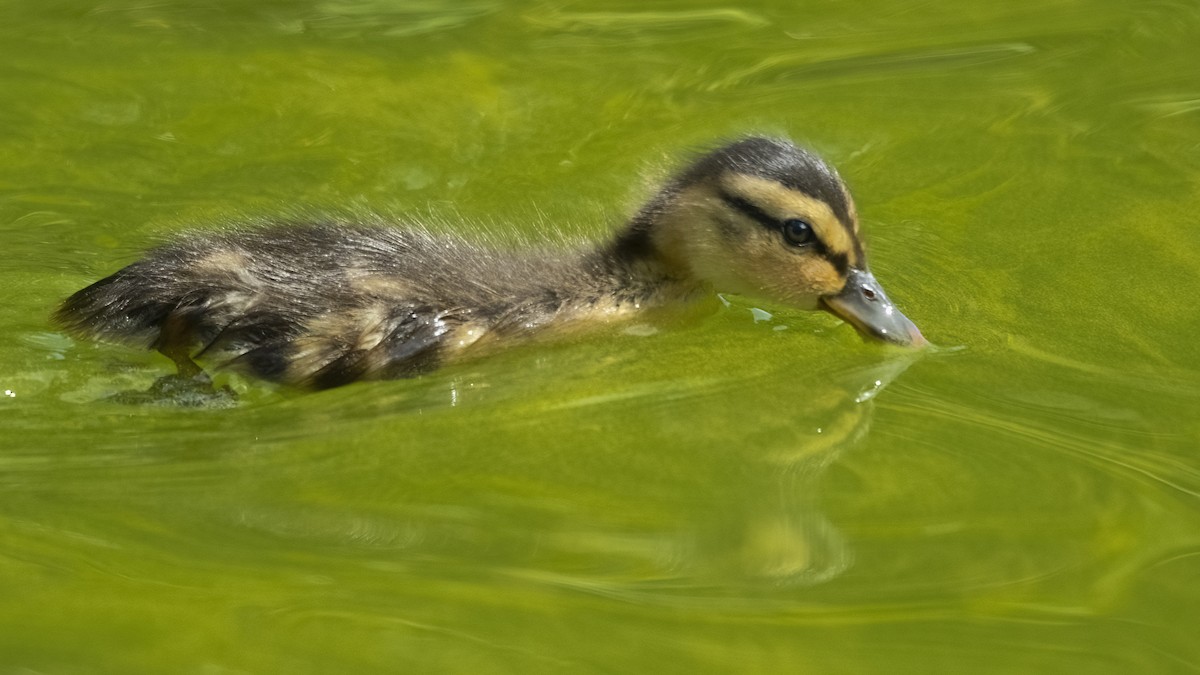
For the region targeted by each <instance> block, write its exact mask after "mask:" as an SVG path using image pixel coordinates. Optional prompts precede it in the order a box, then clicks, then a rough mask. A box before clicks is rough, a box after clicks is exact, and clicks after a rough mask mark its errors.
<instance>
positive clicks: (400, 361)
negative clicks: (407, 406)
mask: <svg viewBox="0 0 1200 675" xmlns="http://www.w3.org/2000/svg"><path fill="white" fill-rule="evenodd" d="M467 315H468V313H467V312H465V311H446V310H440V309H438V308H436V307H433V306H430V305H415V304H410V305H406V306H386V307H385V306H380V305H371V306H364V307H358V308H353V309H349V310H345V311H340V312H338V313H336V314H329V315H326V316H321V317H317V318H315V319H314V320H313V321H312V322H310V323H308V324H307V325H305V326H303V328H302V330H300V331H298V332H294V331H288V332H280V333H277V334H276V339H271V340H267V341H265V342H263V343H261V344H258V345H256V346H254V347H252V348H250V349H247V350H245V351H243V352H242V353H241V354H239V355H238V356H236V357H234V358H233V359H231V360H230V361H228V362H227V364H226V365H230V366H233V367H237V368H241V369H243V370H248V371H250V372H252V373H254V374H255V375H258V376H259V377H263V378H266V379H271V380H275V381H283V382H288V383H290V384H296V385H300V386H307V387H312V388H316V389H326V388H329V387H336V386H340V385H343V384H348V383H350V382H353V381H355V380H362V379H381V378H397V377H413V376H415V375H419V374H421V373H424V372H428V371H429V370H432V369H434V368H436V367H437V366H438V364H439V361H440V359H441V349H440V347H441V346H442V343H443V342H444V340H445V337H446V336H447V335H448V334H449V333H450V332H451V331H453V329H454V328H455V327H456V326H458V325H461V324H462V323H464V322H465V321H466V320H467Z"/></svg>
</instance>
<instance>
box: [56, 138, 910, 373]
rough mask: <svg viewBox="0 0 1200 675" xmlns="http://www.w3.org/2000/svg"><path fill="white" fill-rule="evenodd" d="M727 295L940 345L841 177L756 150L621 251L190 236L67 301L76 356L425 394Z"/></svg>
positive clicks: (280, 233) (240, 232)
mask: <svg viewBox="0 0 1200 675" xmlns="http://www.w3.org/2000/svg"><path fill="white" fill-rule="evenodd" d="M717 293H727V294H736V295H745V296H750V297H754V298H761V299H763V300H766V301H768V302H774V303H779V304H782V305H784V306H788V307H793V308H797V309H801V310H824V311H827V312H830V313H832V314H834V315H836V316H837V317H839V318H841V319H842V320H844V321H845V322H846V323H849V324H850V325H851V326H853V327H854V328H855V329H856V330H857V331H858V332H859V333H860V334H861V335H862V336H863V337H864V338H865V339H867V340H869V341H878V342H883V343H890V344H893V345H899V346H903V347H908V348H921V347H924V346H925V345H927V344H928V342H927V341H926V339H925V338H924V336H923V335H922V334H921V331H920V330H918V329H917V327H916V325H915V324H914V323H913V322H912V321H911V320H909V319H908V318H907V317H906V316H905V315H904V314H903V313H901V312H900V310H899V309H897V308H896V306H895V304H893V303H892V301H891V300H890V299H889V298H888V296H887V294H886V293H885V292H884V289H883V287H882V286H881V285H880V283H879V282H878V281H877V280H876V278H875V277H874V275H872V273H871V272H870V270H869V267H868V265H867V256H866V251H865V248H864V244H863V239H862V236H861V233H860V224H859V218H858V214H857V211H856V209H855V206H854V201H853V200H852V199H851V196H850V192H849V190H848V189H847V187H846V185H845V183H844V182H843V181H842V179H841V177H840V176H839V175H838V173H837V171H836V170H835V169H833V168H832V167H831V166H830V165H829V164H827V163H826V162H825V161H824V160H822V159H821V158H820V157H818V156H817V155H816V154H814V153H813V152H811V151H809V150H806V149H803V148H801V147H799V146H797V145H795V144H794V143H792V142H791V141H790V140H787V139H785V138H774V137H763V136H750V137H743V138H739V139H736V140H734V141H732V142H727V143H725V144H723V145H720V146H718V147H716V148H715V149H712V150H710V151H709V152H706V153H703V154H700V155H699V156H696V157H694V158H693V159H692V161H690V162H689V163H687V164H686V165H684V166H683V167H682V168H681V169H680V170H679V171H678V172H677V173H675V174H674V177H673V178H671V179H669V180H668V181H666V183H665V184H664V185H663V186H662V187H661V189H659V190H658V191H657V193H655V194H654V195H653V196H652V197H651V198H650V199H649V200H648V201H647V202H646V203H645V204H644V205H643V206H642V207H641V208H640V209H639V210H637V211H636V212H635V213H634V215H633V216H632V217H631V218H630V219H629V220H628V221H627V222H626V223H625V224H624V225H623V226H622V227H620V228H618V229H617V230H616V231H615V232H614V233H613V234H612V235H611V236H610V237H608V238H607V239H604V240H601V241H598V242H594V243H589V244H587V245H584V246H578V247H574V248H572V247H566V246H561V245H560V246H552V245H543V246H535V247H530V248H526V249H521V250H501V249H498V248H496V247H494V246H490V245H488V244H485V243H481V242H479V241H474V240H472V239H471V238H470V237H467V236H462V235H456V234H445V233H437V232H434V231H432V230H430V229H428V228H427V227H423V226H420V225H416V224H413V225H407V226H402V225H379V224H371V223H367V224H363V223H357V224H355V223H325V222H318V223H293V222H281V223H270V224H265V225H257V226H252V227H245V228H241V229H237V230H229V231H218V232H216V233H212V232H209V233H192V234H186V235H183V236H181V237H180V238H178V239H176V240H174V241H171V242H169V243H166V244H164V245H161V246H159V247H157V248H154V249H152V250H150V251H149V252H148V253H146V254H145V256H144V257H142V258H141V259H140V260H138V261H136V262H133V263H132V264H130V265H128V266H126V267H124V268H123V269H120V270H118V271H117V272H115V273H114V274H112V275H110V276H108V277H105V278H103V279H101V280H99V281H97V282H95V283H93V284H91V285H90V286H87V287H86V288H83V289H82V290H80V291H78V292H76V293H75V294H73V295H71V296H70V297H69V298H67V299H66V300H65V301H64V302H63V303H62V304H61V306H60V307H59V308H58V309H57V311H56V312H55V314H54V320H55V321H56V323H57V324H58V325H59V326H61V327H63V328H64V329H65V330H66V331H67V332H68V333H69V334H72V335H74V336H76V337H82V338H88V339H98V340H102V341H109V342H117V343H123V344H127V345H131V346H134V347H139V348H144V349H153V350H157V351H158V352H160V353H162V354H163V355H165V356H166V357H168V358H169V359H171V360H172V361H173V362H174V364H175V366H176V368H177V370H178V375H179V376H197V375H200V374H203V373H204V370H203V369H202V368H201V366H200V365H198V364H197V361H203V362H205V363H209V362H215V364H216V367H222V368H234V369H237V370H240V371H242V372H246V373H249V374H251V375H253V376H256V377H259V378H262V379H264V380H268V381H272V382H277V383H282V384H285V385H294V386H298V387H306V388H313V389H326V388H330V387H336V386H340V385H345V384H348V383H350V382H354V381H357V380H375V379H393V378H405V377H414V376H418V375H422V374H425V373H428V372H430V371H432V370H434V369H436V368H438V367H439V366H441V365H443V364H447V363H452V362H456V361H460V360H463V359H465V358H468V357H469V356H472V355H475V354H483V353H488V352H491V351H494V350H496V349H498V348H501V347H505V346H507V345H509V344H512V343H519V342H525V341H529V340H530V339H531V338H532V337H534V336H537V335H547V334H552V333H553V332H554V331H556V330H557V331H560V332H561V331H564V330H566V329H571V330H578V329H580V328H584V327H587V326H589V325H594V324H611V323H613V322H616V321H628V320H630V318H631V317H635V316H638V315H640V314H643V313H645V312H648V311H652V310H654V309H655V308H663V307H672V306H686V305H689V304H694V303H696V302H697V300H698V299H700V298H704V297H707V298H712V297H714V296H715V295H716V294H717Z"/></svg>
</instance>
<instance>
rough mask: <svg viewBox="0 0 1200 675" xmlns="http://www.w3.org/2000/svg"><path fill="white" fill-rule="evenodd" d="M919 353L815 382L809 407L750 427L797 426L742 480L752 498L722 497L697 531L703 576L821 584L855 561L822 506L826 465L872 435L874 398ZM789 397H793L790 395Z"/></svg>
mask: <svg viewBox="0 0 1200 675" xmlns="http://www.w3.org/2000/svg"><path fill="white" fill-rule="evenodd" d="M915 358H916V357H914V356H904V357H898V358H892V359H890V360H887V361H883V362H881V363H877V364H873V365H870V366H866V367H860V368H853V369H851V370H848V371H844V372H841V373H835V374H832V375H831V376H830V377H829V379H828V381H826V382H824V383H819V382H812V383H807V386H806V390H805V399H804V410H803V413H802V414H801V415H799V416H798V417H799V419H797V416H793V417H789V418H787V419H784V420H781V421H780V423H779V424H778V425H769V426H768V427H766V428H761V429H756V430H754V431H753V432H751V433H748V434H747V438H748V441H750V442H751V443H752V442H753V439H754V437H755V436H761V437H763V438H770V439H775V440H772V442H771V443H770V445H771V447H773V448H779V447H780V445H781V444H780V443H779V442H778V440H777V439H778V438H779V437H780V436H781V435H785V434H791V435H792V436H793V438H794V441H793V442H792V443H791V444H789V445H790V449H788V450H786V451H779V450H773V451H771V453H770V454H768V455H765V456H759V457H754V455H753V448H747V450H749V451H751V452H750V454H751V459H750V460H749V461H750V462H751V463H754V466H753V467H752V469H751V468H748V469H747V471H746V472H745V473H744V474H743V478H744V482H742V483H741V484H739V485H738V488H739V490H740V494H742V495H743V496H745V497H748V498H747V499H745V501H742V502H741V503H740V504H738V506H737V508H735V509H732V510H731V509H730V508H729V507H730V504H728V503H726V504H724V505H722V507H721V511H720V512H719V513H714V514H713V515H712V517H711V519H710V520H708V521H707V523H708V524H707V525H706V526H705V527H703V528H701V529H700V530H699V531H697V533H696V535H695V538H694V540H693V544H692V547H693V549H694V550H691V551H690V552H689V553H688V555H687V556H686V557H687V558H690V559H692V560H695V561H698V562H697V565H698V569H697V570H695V571H696V574H697V576H700V577H704V576H706V575H707V574H717V575H720V576H722V577H728V576H730V575H733V576H736V577H741V578H744V579H746V580H748V581H755V580H757V581H759V582H763V583H769V584H770V585H772V586H797V587H803V586H813V585H817V584H821V583H824V582H826V581H829V580H831V579H834V578H836V577H837V576H839V575H840V574H842V573H843V572H845V571H846V570H847V569H848V568H849V567H850V565H851V564H852V562H853V554H852V551H851V547H850V545H849V543H848V542H847V541H846V539H845V537H844V536H843V535H842V534H841V532H840V531H839V530H838V528H837V527H836V525H834V524H833V523H832V522H830V520H829V519H828V517H826V515H825V514H824V513H823V512H822V510H821V506H820V504H821V485H822V481H823V479H824V473H825V470H826V469H827V468H828V467H829V466H830V465H831V464H833V463H834V462H835V461H837V459H838V458H839V457H840V456H842V455H843V454H844V453H845V452H848V451H850V450H852V449H853V448H855V447H856V446H858V445H859V444H860V443H861V442H862V441H863V440H864V439H865V438H866V436H867V434H868V432H869V430H870V427H871V419H872V416H873V413H874V405H875V402H874V399H875V396H876V395H877V394H879V393H880V392H881V391H883V389H884V388H885V387H887V386H888V385H889V384H890V383H891V382H893V381H894V380H895V379H896V378H898V377H899V376H900V374H901V373H903V372H904V371H905V370H906V369H908V367H909V366H910V365H911V364H912V363H913V361H914V360H915ZM785 400H786V399H785Z"/></svg>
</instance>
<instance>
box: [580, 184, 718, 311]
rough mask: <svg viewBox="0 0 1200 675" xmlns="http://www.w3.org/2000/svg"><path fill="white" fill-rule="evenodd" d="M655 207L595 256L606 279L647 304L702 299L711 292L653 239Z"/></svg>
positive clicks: (630, 223) (644, 212) (644, 213)
mask: <svg viewBox="0 0 1200 675" xmlns="http://www.w3.org/2000/svg"><path fill="white" fill-rule="evenodd" d="M652 208H653V205H649V206H647V207H646V208H644V209H643V210H642V211H641V212H640V213H638V215H637V216H635V217H634V218H633V219H632V220H631V221H629V223H628V224H627V225H626V226H625V228H624V229H623V230H622V231H621V232H620V233H619V234H618V235H617V236H616V237H615V238H614V239H612V240H611V241H609V242H607V243H606V244H604V245H603V246H601V247H600V248H599V250H598V251H596V252H595V254H594V258H595V259H596V260H598V261H599V263H600V266H601V269H602V270H603V273H604V275H605V276H607V277H609V278H611V279H612V280H613V282H614V283H615V285H616V286H617V287H618V288H620V289H622V290H623V291H625V293H623V294H625V295H632V296H634V297H638V296H640V297H641V298H643V299H644V302H647V303H650V304H655V303H654V301H655V300H656V299H657V300H660V301H661V302H679V301H681V300H691V299H695V298H697V297H699V296H700V295H703V294H704V293H705V291H707V290H708V289H707V288H706V286H705V285H704V284H703V283H701V282H699V281H697V280H696V279H695V278H694V277H693V276H692V275H691V274H690V273H689V272H688V271H687V270H686V269H683V268H681V267H680V265H678V264H676V263H674V262H673V261H672V260H670V259H669V258H668V257H667V256H665V255H663V253H662V251H661V250H660V249H659V247H658V243H657V242H656V240H655V236H654V223H655V215H654V212H653V211H652Z"/></svg>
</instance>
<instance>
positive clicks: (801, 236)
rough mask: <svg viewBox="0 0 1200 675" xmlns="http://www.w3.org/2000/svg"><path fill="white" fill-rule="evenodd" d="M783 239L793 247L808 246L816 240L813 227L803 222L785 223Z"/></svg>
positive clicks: (790, 221) (794, 220) (792, 221)
mask: <svg viewBox="0 0 1200 675" xmlns="http://www.w3.org/2000/svg"><path fill="white" fill-rule="evenodd" d="M783 238H784V239H786V240H787V242H788V243H789V244H791V245H792V246H807V245H808V244H811V243H812V242H813V240H814V239H815V238H816V233H814V232H813V228H812V225H809V224H808V222H806V221H803V220H797V219H793V220H785V221H783Z"/></svg>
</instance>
